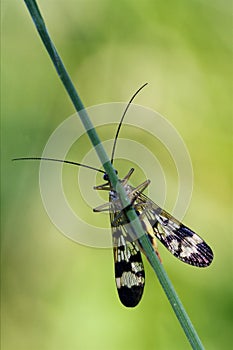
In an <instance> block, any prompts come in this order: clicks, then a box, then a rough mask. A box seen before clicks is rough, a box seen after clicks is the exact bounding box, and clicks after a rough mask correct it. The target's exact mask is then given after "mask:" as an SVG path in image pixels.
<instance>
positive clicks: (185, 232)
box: [153, 219, 213, 267]
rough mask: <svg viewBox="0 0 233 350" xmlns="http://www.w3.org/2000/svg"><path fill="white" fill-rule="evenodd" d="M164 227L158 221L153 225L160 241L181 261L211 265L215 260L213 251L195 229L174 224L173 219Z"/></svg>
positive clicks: (199, 265)
mask: <svg viewBox="0 0 233 350" xmlns="http://www.w3.org/2000/svg"><path fill="white" fill-rule="evenodd" d="M169 222H170V224H169V223H166V227H164V225H163V223H161V222H156V223H155V224H154V226H153V229H154V232H155V235H156V237H157V238H158V239H159V240H160V242H161V243H162V244H163V245H164V246H165V247H166V248H167V249H168V250H169V251H170V252H171V253H172V254H173V255H174V256H175V257H177V258H178V259H180V260H181V261H183V262H185V263H187V264H190V265H193V266H197V267H206V266H209V265H210V264H211V262H212V260H213V252H212V250H211V248H210V247H209V246H208V244H207V243H206V242H204V241H203V240H202V239H201V238H200V237H199V236H198V235H197V234H196V233H195V232H194V231H192V230H190V229H189V228H188V227H186V226H184V225H183V224H180V225H179V226H178V227H175V226H173V225H172V222H171V219H170V220H169Z"/></svg>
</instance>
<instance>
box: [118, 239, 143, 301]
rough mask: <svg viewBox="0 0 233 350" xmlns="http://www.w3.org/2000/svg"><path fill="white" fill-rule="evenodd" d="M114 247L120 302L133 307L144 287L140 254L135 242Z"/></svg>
mask: <svg viewBox="0 0 233 350" xmlns="http://www.w3.org/2000/svg"><path fill="white" fill-rule="evenodd" d="M125 243H126V244H125V245H123V246H120V247H114V249H113V252H114V261H115V280H116V286H117V291H118V295H119V298H120V301H121V302H122V304H123V305H125V306H126V307H134V306H136V305H137V304H138V303H139V301H140V300H141V297H142V294H143V289H144V285H145V271H144V266H143V262H142V257H141V253H140V251H139V250H138V247H137V245H136V243H135V242H127V241H126V242H125Z"/></svg>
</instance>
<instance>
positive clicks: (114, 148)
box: [111, 83, 148, 164]
mask: <svg viewBox="0 0 233 350" xmlns="http://www.w3.org/2000/svg"><path fill="white" fill-rule="evenodd" d="M147 84H148V83H145V84H143V85H142V86H141V87H140V88H139V89H138V90H137V91H136V92H135V94H134V95H133V96H132V97H131V99H130V100H129V102H128V104H127V106H126V109H125V110H124V113H123V115H122V117H121V120H120V123H119V125H118V128H117V131H116V135H115V138H114V143H113V147H112V156H111V164H113V160H114V154H115V150H116V142H117V138H118V135H119V133H120V129H121V125H122V123H123V120H124V117H125V115H126V112H127V111H128V109H129V106H130V105H131V103H132V101H133V99H134V98H135V97H136V96H137V94H138V93H139V92H140V91H141V90H142V89H143V88H144V87H145V86H146V85H147Z"/></svg>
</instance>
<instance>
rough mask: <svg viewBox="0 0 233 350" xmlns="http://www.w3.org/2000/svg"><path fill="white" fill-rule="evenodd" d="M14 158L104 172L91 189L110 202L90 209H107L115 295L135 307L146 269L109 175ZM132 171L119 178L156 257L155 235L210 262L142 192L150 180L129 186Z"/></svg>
mask: <svg viewBox="0 0 233 350" xmlns="http://www.w3.org/2000/svg"><path fill="white" fill-rule="evenodd" d="M145 85H146V84H144V85H143V86H142V87H140V88H139V89H138V90H137V91H136V93H135V94H134V95H133V96H132V98H131V99H130V101H129V102H128V104H127V107H126V109H125V111H124V113H123V115H122V117H121V120H120V123H119V125H118V128H117V131H116V135H115V138H114V143H113V149H112V155H111V163H112V164H113V162H114V155H115V149H116V143H117V139H118V136H119V132H120V129H121V126H122V123H123V120H124V117H125V115H126V112H127V110H128V108H129V106H130V104H131V103H132V101H133V99H134V98H135V96H136V95H137V94H138V93H139V91H140V90H141V89H142V88H143V87H144V86H145ZM13 160H48V161H55V162H63V163H67V164H72V165H76V166H81V167H85V168H88V169H92V170H95V171H98V172H101V173H103V174H104V175H103V179H104V180H105V183H104V184H102V185H99V186H95V187H94V189H95V190H104V191H108V192H109V202H108V203H104V204H103V205H101V206H99V207H97V208H95V209H93V211H94V212H102V211H109V214H110V222H111V228H112V240H113V257H114V265H115V281H116V287H117V291H118V295H119V298H120V300H121V302H122V304H123V305H124V306H126V307H135V306H136V305H137V304H138V303H139V302H140V300H141V297H142V294H143V289H144V285H145V271H144V266H143V261H142V256H141V252H143V250H142V247H141V246H140V242H139V240H137V239H135V240H133V239H132V232H130V225H129V221H128V218H127V216H126V214H125V211H124V209H122V205H121V202H120V198H119V196H118V194H117V192H116V191H115V190H114V188H113V187H112V185H111V182H110V180H109V177H108V175H107V174H106V173H105V172H104V171H103V170H101V169H97V168H94V167H92V166H89V165H85V164H80V163H76V162H72V161H68V160H61V159H54V158H41V157H30V158H26V157H23V158H15V159H13ZM133 171H134V169H133V168H132V169H130V171H129V172H128V174H127V175H126V176H125V177H124V178H123V179H122V180H120V182H121V184H122V185H123V187H124V189H125V191H126V193H127V195H128V197H129V200H130V203H131V205H132V206H133V207H134V209H135V211H136V213H137V215H138V216H139V218H140V221H141V224H142V227H143V229H144V232H145V234H147V235H148V237H149V239H150V242H151V244H152V246H153V249H154V250H155V252H156V254H157V255H158V257H159V259H160V256H159V253H158V249H157V243H156V239H158V240H159V241H160V242H161V243H162V244H163V245H164V246H165V247H166V248H167V249H168V250H169V251H170V253H172V255H174V256H175V257H177V258H178V259H180V260H181V261H183V262H185V263H187V264H190V265H193V266H197V267H206V266H209V265H210V264H211V262H212V260H213V252H212V250H211V248H210V247H209V246H208V244H207V243H206V242H204V241H203V239H202V238H201V237H199V236H198V235H197V234H196V233H195V232H194V231H192V230H191V229H189V228H188V227H186V226H185V225H183V224H182V223H181V222H179V221H178V220H176V219H175V218H174V217H173V216H172V215H170V214H168V213H167V212H166V211H165V210H163V209H161V208H160V207H159V206H158V205H157V204H155V203H154V202H153V201H152V200H151V199H149V198H148V197H147V196H146V195H145V194H144V193H143V191H144V190H145V189H146V188H147V186H148V185H149V184H150V180H146V181H145V182H143V183H142V184H140V185H138V186H137V187H133V186H131V185H130V184H129V183H128V181H129V179H130V177H131V175H132V174H133ZM160 260H161V259H160Z"/></svg>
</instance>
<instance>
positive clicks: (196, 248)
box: [135, 193, 213, 267]
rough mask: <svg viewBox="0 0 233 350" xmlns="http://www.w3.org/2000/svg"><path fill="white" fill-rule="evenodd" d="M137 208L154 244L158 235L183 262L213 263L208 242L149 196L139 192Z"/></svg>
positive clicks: (202, 264)
mask: <svg viewBox="0 0 233 350" xmlns="http://www.w3.org/2000/svg"><path fill="white" fill-rule="evenodd" d="M135 209H136V211H137V212H138V215H140V218H141V220H142V224H143V226H144V227H145V230H146V231H147V233H148V235H149V237H150V239H151V241H152V243H153V246H154V239H155V237H157V238H158V239H159V240H160V242H161V243H162V244H163V245H164V246H165V247H166V248H167V249H168V250H169V251H170V252H171V253H172V254H173V255H174V256H175V257H177V258H178V259H180V260H182V261H183V262H185V263H187V264H190V265H194V266H198V267H206V266H208V265H210V264H211V262H212V260H213V252H212V250H211V248H210V247H209V246H208V244H207V243H206V242H204V241H203V239H202V238H201V237H199V236H198V235H197V234H196V233H195V232H194V231H192V230H190V229H189V228H188V227H186V226H185V225H183V224H182V223H181V222H179V221H178V220H176V219H175V218H174V217H173V216H171V215H170V214H168V213H167V212H166V211H165V210H163V209H161V208H160V207H159V206H158V205H156V204H155V203H154V202H152V201H151V200H150V199H149V198H148V197H147V196H145V195H144V194H142V193H138V196H137V199H136V200H135Z"/></svg>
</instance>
